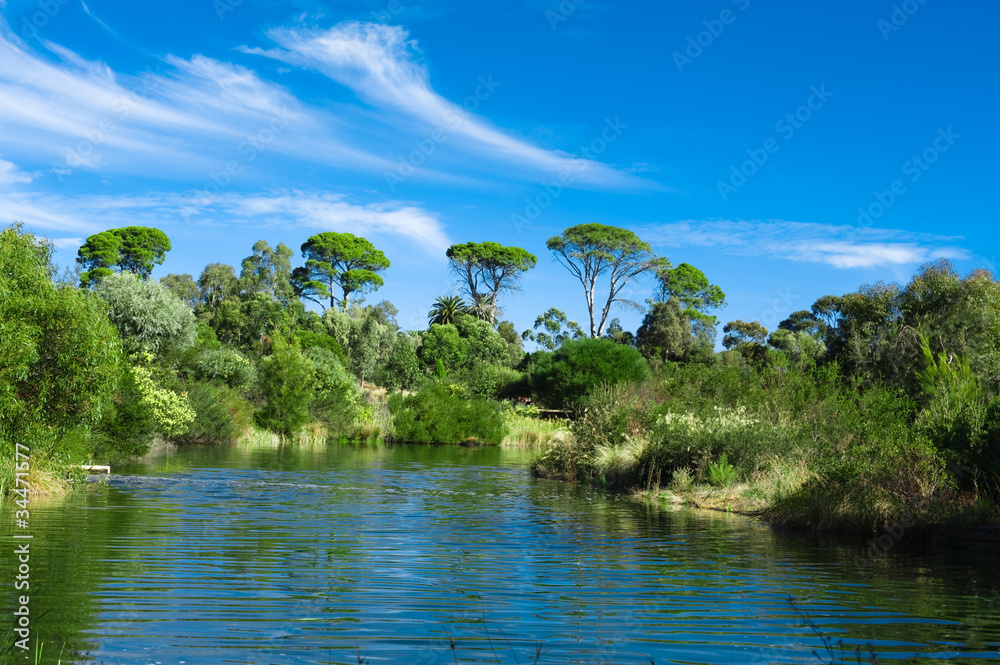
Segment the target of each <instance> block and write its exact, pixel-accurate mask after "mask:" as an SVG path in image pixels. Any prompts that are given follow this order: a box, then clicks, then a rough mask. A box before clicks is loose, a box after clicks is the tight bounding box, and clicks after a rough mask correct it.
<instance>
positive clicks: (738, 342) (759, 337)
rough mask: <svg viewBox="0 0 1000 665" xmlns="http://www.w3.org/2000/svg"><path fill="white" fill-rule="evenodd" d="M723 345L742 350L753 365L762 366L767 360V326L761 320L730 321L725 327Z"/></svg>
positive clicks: (741, 353)
mask: <svg viewBox="0 0 1000 665" xmlns="http://www.w3.org/2000/svg"><path fill="white" fill-rule="evenodd" d="M722 332H724V333H725V337H723V338H722V346H724V347H726V348H727V349H732V350H736V351H739V352H740V355H742V356H743V357H744V358H746V359H747V360H748V361H749V362H750V364H751V365H754V366H756V367H761V366H763V365H764V363H766V362H767V349H766V348H765V346H764V344H765V343H766V342H767V328H765V327H764V326H762V325H761V324H760V322H759V321H743V320H741V319H737V320H736V321H730V322H729V323H727V324H726V325H725V327H723V329H722Z"/></svg>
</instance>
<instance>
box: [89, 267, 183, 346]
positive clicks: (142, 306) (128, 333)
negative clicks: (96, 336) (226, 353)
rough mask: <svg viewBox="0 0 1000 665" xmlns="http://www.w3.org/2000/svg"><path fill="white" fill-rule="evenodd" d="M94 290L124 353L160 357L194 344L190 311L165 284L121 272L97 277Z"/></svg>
mask: <svg viewBox="0 0 1000 665" xmlns="http://www.w3.org/2000/svg"><path fill="white" fill-rule="evenodd" d="M96 291H97V293H98V294H99V295H100V296H101V298H102V299H103V300H104V301H105V302H106V303H107V308H108V318H110V319H111V322H112V323H113V324H115V326H117V327H118V332H119V334H120V335H121V338H122V342H123V343H124V345H125V351H126V352H127V353H129V354H139V353H143V352H147V353H152V354H154V355H161V356H162V355H165V354H168V353H172V352H175V351H183V350H184V349H186V348H188V347H189V346H191V345H193V344H194V342H195V337H196V333H197V330H196V326H195V318H194V314H193V313H192V312H191V309H190V308H189V307H188V306H187V305H186V304H184V301H182V300H181V299H180V298H178V297H177V296H176V295H175V294H174V293H173V292H171V291H170V289H168V288H167V287H165V286H161V285H160V284H157V283H156V282H152V281H148V280H144V279H141V278H139V277H137V276H135V275H133V274H132V273H129V272H123V273H115V274H111V275H107V276H106V277H104V278H103V279H101V281H100V283H99V284H98V286H97V289H96Z"/></svg>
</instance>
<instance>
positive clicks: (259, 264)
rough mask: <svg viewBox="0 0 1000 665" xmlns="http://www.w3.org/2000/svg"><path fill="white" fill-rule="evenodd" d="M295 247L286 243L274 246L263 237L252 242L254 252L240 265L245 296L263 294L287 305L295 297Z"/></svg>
mask: <svg viewBox="0 0 1000 665" xmlns="http://www.w3.org/2000/svg"><path fill="white" fill-rule="evenodd" d="M291 276H292V250H291V249H289V248H288V247H287V246H286V245H285V244H284V243H280V242H279V243H278V246H277V247H274V248H272V247H271V246H270V245H268V244H267V242H266V241H264V240H258V241H257V242H255V243H254V245H253V254H251V255H250V256H248V257H247V258H245V259H243V262H242V263H241V264H240V279H239V290H240V292H241V295H242V296H243V298H244V299H246V300H250V299H252V298H253V297H254V295H255V294H258V293H263V294H265V295H268V296H270V297H271V298H272V299H274V300H276V301H278V302H280V303H282V304H283V305H288V304H289V303H291V302H292V299H293V298H294V297H295V290H294V289H293V288H292V284H291V281H290V280H291Z"/></svg>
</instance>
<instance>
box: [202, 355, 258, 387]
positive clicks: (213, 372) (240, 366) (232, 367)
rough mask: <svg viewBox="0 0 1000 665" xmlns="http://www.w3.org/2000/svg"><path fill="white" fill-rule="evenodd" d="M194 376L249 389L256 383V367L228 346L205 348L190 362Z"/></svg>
mask: <svg viewBox="0 0 1000 665" xmlns="http://www.w3.org/2000/svg"><path fill="white" fill-rule="evenodd" d="M192 365H193V366H194V373H195V378H197V379H198V380H200V381H222V382H224V383H225V384H226V385H227V386H229V387H230V388H239V389H242V390H249V389H251V388H252V387H253V386H254V385H255V384H256V383H257V369H256V368H255V367H254V366H253V363H251V362H250V361H249V360H248V359H247V358H246V356H244V355H243V354H242V353H240V352H239V351H237V350H236V349H233V348H230V347H223V348H220V349H206V350H204V351H202V352H201V353H199V354H198V355H197V356H195V359H194V361H193V362H192Z"/></svg>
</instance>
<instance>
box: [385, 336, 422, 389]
mask: <svg viewBox="0 0 1000 665" xmlns="http://www.w3.org/2000/svg"><path fill="white" fill-rule="evenodd" d="M418 343H419V339H412V338H411V337H410V336H409V335H407V334H405V333H400V334H398V335H397V336H396V341H395V342H394V343H393V346H392V351H391V352H390V353H389V357H388V359H387V360H386V362H385V364H384V365H383V366H382V367H381V368H380V371H378V372H376V375H375V381H376V383H378V385H380V386H382V387H383V388H386V389H388V390H409V389H411V388H414V387H416V386H418V385H420V383H421V382H422V381H423V380H424V378H425V374H424V368H423V365H422V364H421V362H420V359H419V358H417V347H416V345H417V344H418Z"/></svg>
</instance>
